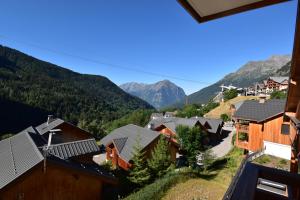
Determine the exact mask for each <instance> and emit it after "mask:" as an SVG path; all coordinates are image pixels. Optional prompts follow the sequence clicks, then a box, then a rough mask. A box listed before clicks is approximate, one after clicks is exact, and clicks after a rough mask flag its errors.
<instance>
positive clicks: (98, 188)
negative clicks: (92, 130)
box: [0, 161, 116, 200]
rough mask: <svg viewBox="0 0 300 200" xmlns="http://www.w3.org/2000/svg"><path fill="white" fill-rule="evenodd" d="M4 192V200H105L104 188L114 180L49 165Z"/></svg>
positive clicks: (1, 192) (1, 196)
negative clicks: (103, 197)
mask: <svg viewBox="0 0 300 200" xmlns="http://www.w3.org/2000/svg"><path fill="white" fill-rule="evenodd" d="M43 164H44V163H43V162H41V163H40V164H38V165H37V166H35V167H33V168H32V169H31V170H29V171H28V172H26V173H25V174H24V175H22V176H21V177H19V178H18V179H16V180H15V181H13V182H12V183H10V184H8V185H7V186H5V187H4V188H3V189H1V190H0V200H8V199H10V200H27V199H28V200H31V199H39V200H60V199H62V200H64V199H73V200H76V199H78V200H79V199H80V200H81V199H91V200H92V199H95V200H96V199H97V200H99V199H102V187H103V185H104V184H106V183H110V184H112V183H113V184H115V183H116V182H115V181H114V180H110V179H106V178H104V177H103V176H100V175H95V174H93V173H89V172H86V171H81V170H79V169H75V168H71V167H66V166H65V165H60V164H57V163H55V162H52V161H47V165H46V170H44V165H43Z"/></svg>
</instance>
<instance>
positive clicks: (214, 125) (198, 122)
mask: <svg viewBox="0 0 300 200" xmlns="http://www.w3.org/2000/svg"><path fill="white" fill-rule="evenodd" d="M180 125H182V126H188V127H190V128H193V127H196V126H198V127H200V128H201V129H202V130H204V131H205V132H206V133H207V135H208V138H207V143H209V142H215V141H216V140H218V139H220V138H221V129H222V126H223V121H222V120H218V119H208V118H204V117H192V118H180V117H167V118H159V119H155V120H151V121H150V122H149V123H148V125H147V127H148V128H150V129H152V130H155V131H158V132H160V133H161V134H163V135H165V136H167V137H168V138H170V139H171V141H173V142H174V143H175V144H176V143H177V140H176V127H177V126H180Z"/></svg>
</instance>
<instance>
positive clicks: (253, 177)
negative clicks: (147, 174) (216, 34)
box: [178, 0, 300, 200]
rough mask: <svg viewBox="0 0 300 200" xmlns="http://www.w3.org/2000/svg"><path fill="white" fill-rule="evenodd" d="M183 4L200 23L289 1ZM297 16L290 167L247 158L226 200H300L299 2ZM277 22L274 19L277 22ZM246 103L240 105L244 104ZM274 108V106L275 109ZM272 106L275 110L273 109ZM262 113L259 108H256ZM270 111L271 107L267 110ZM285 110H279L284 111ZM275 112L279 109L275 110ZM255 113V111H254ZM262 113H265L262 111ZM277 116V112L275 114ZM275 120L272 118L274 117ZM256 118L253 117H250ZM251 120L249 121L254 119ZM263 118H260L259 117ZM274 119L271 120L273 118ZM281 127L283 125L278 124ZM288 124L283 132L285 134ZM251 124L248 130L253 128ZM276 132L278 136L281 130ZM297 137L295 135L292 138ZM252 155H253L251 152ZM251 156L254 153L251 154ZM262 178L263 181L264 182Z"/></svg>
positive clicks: (288, 113)
mask: <svg viewBox="0 0 300 200" xmlns="http://www.w3.org/2000/svg"><path fill="white" fill-rule="evenodd" d="M178 1H179V2H180V4H181V5H182V6H183V7H184V8H185V9H186V10H187V11H188V12H189V13H190V14H191V15H192V16H193V17H194V18H195V19H196V20H197V22H199V23H204V22H208V21H210V20H216V19H219V18H222V17H227V16H230V15H234V14H238V13H242V12H246V11H249V10H254V9H257V8H262V7H265V6H270V5H275V4H278V3H282V2H286V1H287V2H288V0H278V1H267V0H262V1H256V0H255V1H250V0H245V1H231V2H229V1H228V2H226V3H225V2H224V1H217V0H211V1H196V0H178ZM297 3H298V6H297V7H298V11H297V15H296V28H295V38H294V47H293V56H292V62H291V73H290V77H289V81H288V91H287V101H286V104H285V106H284V107H283V112H284V116H285V117H284V119H283V121H284V122H283V124H289V133H288V135H289V136H290V138H292V141H291V142H292V148H291V152H290V153H291V155H292V156H291V163H290V164H291V169H290V172H285V171H282V170H279V169H274V168H269V167H263V166H259V165H256V164H253V163H249V162H248V159H246V160H244V161H243V162H242V164H241V166H240V167H239V169H238V171H237V173H236V175H235V177H234V178H233V180H232V182H231V184H230V186H229V188H228V190H227V192H226V193H225V195H224V197H223V199H224V200H239V199H243V200H253V199H272V200H282V199H300V185H299V182H300V175H299V174H298V165H299V160H300V138H299V131H300V125H299V121H300V92H299V91H300V67H299V66H300V4H299V2H297ZM274 22H275V21H274ZM243 106H244V104H243V105H242V106H241V107H243ZM273 109H274V108H273ZM273 109H272V110H273ZM255 111H256V112H260V113H262V112H261V111H259V110H255ZM265 112H266V113H268V110H265ZM281 112H282V111H279V112H278V114H279V113H281ZM274 113H275V115H276V113H277V112H274ZM252 114H253V115H254V113H252ZM262 114H263V115H262V116H265V114H264V113H262ZM276 117H277V115H276ZM271 119H272V118H271ZM251 120H253V119H251ZM251 120H249V121H251ZM255 121H256V120H255ZM258 121H260V120H258ZM271 121H272V120H271ZM279 126H281V125H279ZM286 127H287V126H285V128H283V130H284V131H283V133H285V134H286V131H287V130H286ZM250 129H251V128H250V127H249V131H250ZM279 131H281V130H279V128H278V131H277V132H274V133H273V134H274V135H275V136H279V134H278V132H279ZM293 137H294V138H293ZM252 155H253V154H252ZM250 156H251V155H250ZM261 180H264V181H263V182H262V181H261Z"/></svg>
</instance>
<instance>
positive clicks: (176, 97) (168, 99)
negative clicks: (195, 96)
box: [120, 80, 186, 109]
mask: <svg viewBox="0 0 300 200" xmlns="http://www.w3.org/2000/svg"><path fill="white" fill-rule="evenodd" d="M120 88H122V89H123V90H124V91H126V92H128V93H129V94H132V95H134V96H137V97H139V98H141V99H143V100H145V101H147V102H148V103H149V104H151V105H153V106H154V107H155V108H157V109H161V108H164V107H168V106H172V105H174V104H176V103H178V102H183V101H184V99H185V97H186V95H185V93H184V90H183V89H182V88H180V87H178V86H177V85H175V84H174V83H172V82H171V81H168V80H163V81H159V82H157V83H154V84H144V83H135V82H130V83H125V84H122V85H120Z"/></svg>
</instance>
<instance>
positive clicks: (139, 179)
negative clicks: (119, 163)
mask: <svg viewBox="0 0 300 200" xmlns="http://www.w3.org/2000/svg"><path fill="white" fill-rule="evenodd" d="M132 161H133V168H132V169H131V171H130V174H129V180H130V181H131V182H133V183H135V184H137V185H139V186H143V185H145V184H146V183H148V181H149V180H150V178H151V175H150V172H149V168H148V166H147V162H146V160H145V153H144V152H143V151H142V148H141V145H140V139H139V138H137V143H136V146H135V147H134V153H133V159H132Z"/></svg>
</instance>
